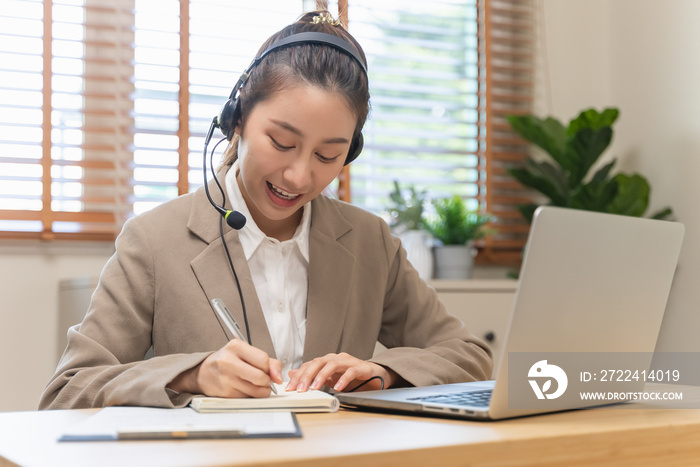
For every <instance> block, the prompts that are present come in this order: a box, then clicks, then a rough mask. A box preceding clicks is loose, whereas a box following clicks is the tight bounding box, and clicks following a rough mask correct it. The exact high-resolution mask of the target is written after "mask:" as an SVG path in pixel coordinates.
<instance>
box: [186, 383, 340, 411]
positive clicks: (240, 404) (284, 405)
mask: <svg viewBox="0 0 700 467" xmlns="http://www.w3.org/2000/svg"><path fill="white" fill-rule="evenodd" d="M275 387H276V389H277V395H275V394H271V395H270V397H266V398H263V399H255V398H246V399H227V398H223V397H195V398H194V399H192V402H190V407H192V408H193V409H194V410H196V411H197V412H201V413H210V412H269V411H276V410H288V411H291V412H335V411H336V410H338V407H339V406H340V403H339V402H338V399H336V398H335V397H334V396H332V395H331V394H328V393H326V392H323V391H313V390H309V391H306V392H296V391H290V392H287V391H286V390H285V387H286V383H285V384H275Z"/></svg>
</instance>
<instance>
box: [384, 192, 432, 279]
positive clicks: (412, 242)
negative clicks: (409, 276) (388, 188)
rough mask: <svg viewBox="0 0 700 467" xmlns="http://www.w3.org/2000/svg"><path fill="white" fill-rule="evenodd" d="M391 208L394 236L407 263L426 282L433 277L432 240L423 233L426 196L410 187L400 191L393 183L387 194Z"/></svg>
mask: <svg viewBox="0 0 700 467" xmlns="http://www.w3.org/2000/svg"><path fill="white" fill-rule="evenodd" d="M389 199H390V200H391V202H392V205H391V206H390V207H389V214H390V215H391V218H392V221H391V226H392V230H393V232H394V234H396V235H397V236H398V237H399V238H400V239H401V243H402V245H403V247H404V249H405V250H406V255H407V256H408V260H409V261H410V262H411V264H412V265H413V267H414V268H416V270H417V271H418V275H419V276H420V277H421V278H422V279H424V280H428V279H431V278H432V275H433V252H432V244H433V238H432V237H431V236H430V234H429V233H428V232H426V231H425V230H424V227H425V219H424V218H423V212H424V207H425V205H426V204H427V192H426V191H425V190H423V191H418V190H416V188H415V187H414V186H413V185H411V186H409V187H408V189H407V190H402V189H401V187H400V186H399V182H398V181H396V180H394V190H393V191H392V192H391V193H390V194H389Z"/></svg>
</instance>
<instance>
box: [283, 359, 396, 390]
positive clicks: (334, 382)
mask: <svg viewBox="0 0 700 467" xmlns="http://www.w3.org/2000/svg"><path fill="white" fill-rule="evenodd" d="M373 376H381V377H382V378H383V379H384V387H385V388H387V387H389V386H391V384H392V383H393V382H394V380H395V379H396V376H397V375H396V373H394V372H393V371H389V370H387V369H386V368H384V367H383V366H381V365H377V364H376V363H372V362H367V361H364V360H360V359H358V358H355V357H353V356H352V355H348V354H347V353H340V354H328V355H326V356H324V357H319V358H314V359H313V360H311V361H310V362H306V363H304V364H303V365H301V367H299V369H297V370H290V372H289V377H290V379H289V382H288V383H287V391H294V390H296V391H300V392H304V391H306V390H308V389H321V387H322V386H323V385H327V386H330V387H332V388H333V389H335V390H336V391H343V390H345V389H346V388H347V389H349V390H352V389H354V388H356V387H357V386H358V385H360V384H361V383H363V382H365V381H367V380H368V379H370V378H372V377H373ZM371 389H381V381H379V380H378V379H377V380H373V381H371V382H370V383H368V384H367V385H365V386H363V387H362V390H371Z"/></svg>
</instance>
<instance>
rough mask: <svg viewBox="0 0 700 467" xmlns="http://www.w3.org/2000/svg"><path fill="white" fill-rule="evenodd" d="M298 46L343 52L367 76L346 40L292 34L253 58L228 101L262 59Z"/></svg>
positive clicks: (333, 37) (357, 54) (358, 58)
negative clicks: (278, 51)
mask: <svg viewBox="0 0 700 467" xmlns="http://www.w3.org/2000/svg"><path fill="white" fill-rule="evenodd" d="M299 44H322V45H327V46H329V47H333V48H335V49H337V50H340V51H341V52H345V53H346V54H347V55H349V56H350V57H351V58H353V59H354V60H355V62H357V64H358V65H360V68H362V71H363V72H364V73H365V76H366V75H367V66H366V65H365V63H364V62H363V61H362V58H361V57H360V54H359V53H358V52H357V49H356V48H355V47H353V46H352V45H351V44H350V43H349V42H347V41H346V40H344V39H341V38H340V37H338V36H333V35H331V34H326V33H325V32H300V33H297V34H292V35H291V36H287V37H285V38H284V39H280V40H279V41H277V42H276V43H274V44H272V45H271V46H270V47H268V48H267V49H265V50H264V51H263V52H262V53H261V54H260V55H258V56H257V57H255V60H253V62H252V63H251V64H250V66H248V68H246V70H245V71H244V72H243V74H242V75H241V77H240V78H239V79H238V82H237V83H236V85H235V86H234V87H233V90H232V91H231V95H229V99H233V98H234V97H235V94H236V92H237V91H238V89H239V88H240V87H241V85H242V84H243V83H245V82H246V80H247V79H248V76H249V75H250V72H251V70H252V69H253V68H255V67H256V66H258V64H259V63H260V61H261V60H262V59H263V58H265V57H266V56H267V55H269V54H270V53H271V52H274V51H275V50H280V49H284V48H287V47H292V46H294V45H299Z"/></svg>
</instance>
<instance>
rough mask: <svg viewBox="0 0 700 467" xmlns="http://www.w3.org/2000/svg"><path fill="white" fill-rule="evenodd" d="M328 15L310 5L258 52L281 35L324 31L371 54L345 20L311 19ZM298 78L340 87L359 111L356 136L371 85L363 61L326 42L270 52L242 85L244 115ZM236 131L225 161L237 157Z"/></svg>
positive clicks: (324, 86)
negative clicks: (305, 11) (318, 20)
mask: <svg viewBox="0 0 700 467" xmlns="http://www.w3.org/2000/svg"><path fill="white" fill-rule="evenodd" d="M321 15H330V14H329V13H328V12H327V11H312V12H309V13H305V14H304V15H302V16H301V17H300V18H299V19H298V20H297V21H296V22H295V23H293V24H290V25H289V26H287V27H285V28H284V29H282V30H280V31H279V32H277V33H275V34H273V35H272V36H270V38H268V39H267V40H266V41H265V42H264V43H263V45H262V46H261V47H260V50H258V55H260V54H261V53H262V52H264V51H265V50H267V49H268V48H269V47H270V46H272V45H274V44H275V43H277V42H278V41H280V40H281V39H284V38H285V37H288V36H291V35H293V34H298V33H302V32H323V33H326V34H331V35H333V36H336V37H339V38H341V39H343V40H345V41H346V42H348V43H350V44H351V45H352V46H353V47H355V48H356V49H357V51H358V52H359V54H360V57H361V58H362V61H363V62H364V63H365V64H366V63H367V58H366V57H365V53H364V51H363V50H362V47H360V44H358V42H357V41H356V40H355V38H354V37H352V36H351V35H350V33H349V32H348V31H347V30H346V29H345V28H344V27H342V26H340V25H337V26H334V25H332V24H329V23H328V22H323V21H320V22H313V19H314V17H317V16H321ZM297 84H308V85H312V86H317V87H319V88H321V89H323V90H326V91H329V92H337V93H340V94H341V95H342V96H343V97H345V100H346V101H347V104H348V107H349V109H350V110H351V111H352V112H353V113H354V114H355V116H356V117H357V124H356V125H355V132H354V134H353V137H357V136H358V135H359V134H360V131H361V130H362V127H363V126H364V124H365V120H367V114H368V113H369V85H368V82H367V76H366V74H365V72H364V70H362V68H361V67H360V65H359V64H358V63H357V62H356V61H355V60H354V59H353V58H351V57H350V56H349V55H347V54H346V53H345V52H341V51H340V50H338V49H336V48H334V47H330V46H327V45H323V44H317V43H301V44H298V45H294V46H292V47H285V48H281V49H279V50H275V51H273V52H272V53H270V54H268V55H267V56H266V57H265V58H264V59H262V60H261V61H260V63H259V64H258V65H257V66H256V67H254V68H253V69H252V70H251V72H250V76H249V77H248V79H247V81H246V82H245V85H244V86H242V87H241V89H240V94H239V95H240V97H239V100H240V105H241V120H240V121H239V122H235V124H239V125H242V126H245V119H246V116H247V115H248V114H249V113H250V111H251V110H252V109H253V108H254V107H255V106H256V105H257V104H259V103H260V102H262V101H264V100H265V99H269V98H270V97H272V96H273V95H274V94H275V93H276V92H279V91H281V90H283V89H285V88H289V87H291V86H294V85H297ZM238 139H239V138H238V135H234V137H233V138H232V139H231V142H230V143H229V145H228V147H227V148H226V150H225V152H224V160H223V162H222V166H224V167H227V166H231V165H232V164H233V163H234V162H235V160H236V159H237V158H238Z"/></svg>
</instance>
